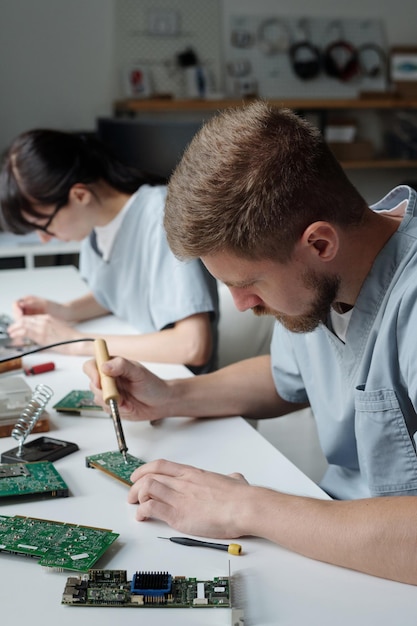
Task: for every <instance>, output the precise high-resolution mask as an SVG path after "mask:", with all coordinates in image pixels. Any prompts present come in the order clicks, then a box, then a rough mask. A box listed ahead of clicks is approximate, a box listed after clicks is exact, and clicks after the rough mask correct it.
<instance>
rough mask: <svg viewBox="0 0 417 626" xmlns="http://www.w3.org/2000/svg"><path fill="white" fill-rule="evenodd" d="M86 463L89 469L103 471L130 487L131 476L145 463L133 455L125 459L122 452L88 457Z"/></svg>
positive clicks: (103, 453) (127, 455)
mask: <svg viewBox="0 0 417 626" xmlns="http://www.w3.org/2000/svg"><path fill="white" fill-rule="evenodd" d="M85 461H86V465H87V467H92V468H94V469H98V470H101V471H102V472H105V473H106V474H109V476H112V477H113V478H116V479H117V480H120V481H121V482H122V483H124V484H125V485H128V486H129V487H130V486H131V485H132V482H131V480H130V475H131V474H132V472H133V471H134V470H135V469H136V468H138V467H140V465H144V463H145V461H142V460H141V459H137V458H136V457H134V456H132V455H131V454H126V459H124V458H123V457H122V456H121V454H120V452H102V453H101V454H94V455H93V456H88V457H86V460H85Z"/></svg>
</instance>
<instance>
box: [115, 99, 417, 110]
mask: <svg viewBox="0 0 417 626" xmlns="http://www.w3.org/2000/svg"><path fill="white" fill-rule="evenodd" d="M248 102H250V100H249V99H247V100H237V99H230V98H227V99H224V100H202V99H201V100H199V99H196V100H177V99H172V98H149V99H128V100H117V101H116V102H115V103H114V113H115V114H116V115H129V114H130V115H131V114H135V113H170V112H181V111H182V112H192V111H194V112H195V111H218V110H220V109H225V108H229V107H238V106H242V105H244V104H247V103H248ZM268 102H269V103H270V104H271V105H272V106H280V107H281V106H284V107H288V108H289V109H295V110H300V111H302V110H304V111H328V110H331V109H335V110H337V109H352V110H353V109H360V110H364V109H365V110H366V109H387V110H391V109H417V99H405V98H399V97H392V96H391V97H385V96H380V97H373V98H352V99H346V98H343V99H334V100H329V99H314V98H309V99H305V98H303V99H301V98H296V99H292V98H291V99H283V100H277V99H273V100H268Z"/></svg>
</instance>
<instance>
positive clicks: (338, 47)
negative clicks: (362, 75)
mask: <svg viewBox="0 0 417 626" xmlns="http://www.w3.org/2000/svg"><path fill="white" fill-rule="evenodd" d="M341 57H346V59H345V60H344V61H341ZM323 69H324V71H325V72H326V74H327V75H328V76H331V77H332V78H338V79H339V80H341V81H343V82H348V81H349V80H351V79H352V78H353V77H354V76H356V75H357V74H359V72H360V65H359V55H358V50H357V49H356V48H355V46H354V45H353V44H351V43H350V42H349V41H346V40H345V39H338V40H337V41H333V42H332V43H330V44H329V45H328V46H327V47H326V48H325V49H324V50H323Z"/></svg>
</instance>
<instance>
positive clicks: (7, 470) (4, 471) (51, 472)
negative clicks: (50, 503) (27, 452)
mask: <svg viewBox="0 0 417 626" xmlns="http://www.w3.org/2000/svg"><path fill="white" fill-rule="evenodd" d="M68 495H69V489H68V486H67V485H66V483H65V482H64V480H63V478H62V477H61V475H60V474H59V472H57V470H56V469H55V467H54V465H53V464H52V463H51V462H50V461H41V462H39V463H8V464H2V465H0V502H3V501H4V500H6V499H8V498H16V497H20V496H25V497H26V498H39V497H44V498H66V497H67V496H68Z"/></svg>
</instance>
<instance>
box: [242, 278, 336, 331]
mask: <svg viewBox="0 0 417 626" xmlns="http://www.w3.org/2000/svg"><path fill="white" fill-rule="evenodd" d="M303 283H304V286H305V287H307V288H308V289H311V290H314V291H315V292H316V297H315V299H314V300H313V303H312V305H311V307H310V311H309V312H308V313H305V314H304V315H285V314H284V313H280V312H279V311H275V310H274V309H269V308H268V307H264V306H259V305H257V306H254V307H253V308H252V311H253V312H254V314H255V315H273V316H274V317H275V319H276V320H277V321H278V322H280V324H282V325H283V326H285V328H287V329H288V330H290V331H291V332H293V333H310V332H312V331H313V330H314V329H315V328H317V326H318V325H319V324H321V323H323V322H326V320H327V316H328V315H329V312H330V307H331V305H332V303H333V302H334V301H335V300H336V296H337V293H338V291H339V286H340V276H320V275H319V274H317V273H316V272H313V271H312V270H307V271H306V272H305V273H304V275H303Z"/></svg>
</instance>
